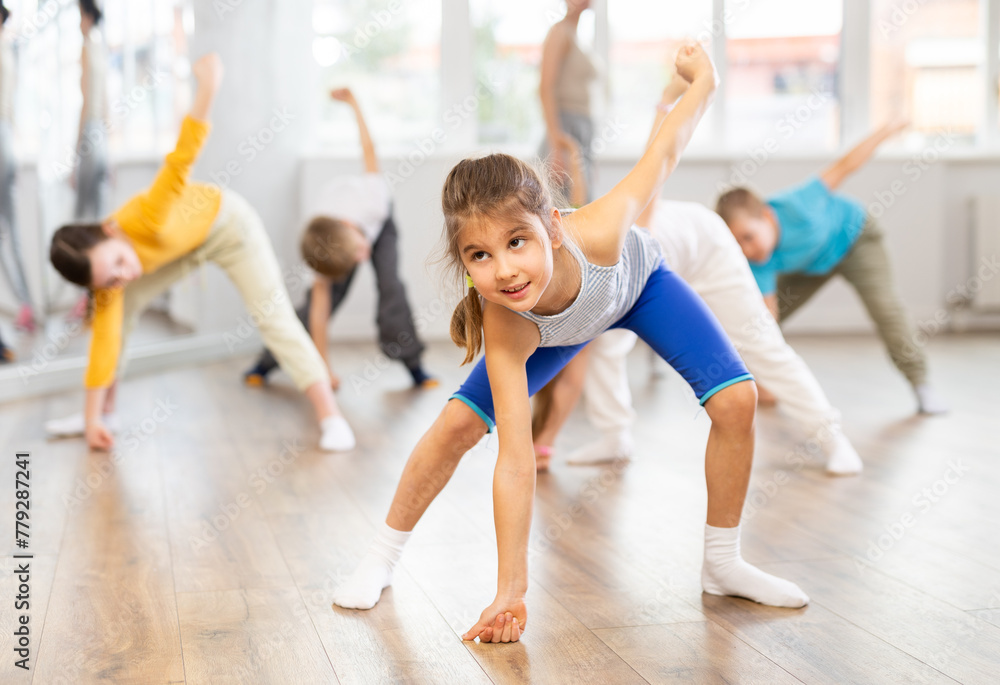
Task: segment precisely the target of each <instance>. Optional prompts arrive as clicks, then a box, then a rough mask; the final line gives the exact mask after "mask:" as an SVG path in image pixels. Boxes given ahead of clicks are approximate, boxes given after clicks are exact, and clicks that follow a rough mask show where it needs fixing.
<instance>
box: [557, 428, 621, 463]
mask: <svg viewBox="0 0 1000 685" xmlns="http://www.w3.org/2000/svg"><path fill="white" fill-rule="evenodd" d="M633 449H634V444H633V441H632V435H631V433H629V432H628V431H622V432H621V433H611V434H606V435H604V436H603V437H602V438H601V439H600V440H598V441H597V442H595V443H594V444H592V445H587V446H586V447H581V448H580V449H578V450H574V451H573V452H572V453H571V454H570V455H569V456H568V457H567V458H566V463H567V464H571V465H573V466H592V465H594V464H606V463H608V462H610V461H618V460H621V459H631V458H632V451H633Z"/></svg>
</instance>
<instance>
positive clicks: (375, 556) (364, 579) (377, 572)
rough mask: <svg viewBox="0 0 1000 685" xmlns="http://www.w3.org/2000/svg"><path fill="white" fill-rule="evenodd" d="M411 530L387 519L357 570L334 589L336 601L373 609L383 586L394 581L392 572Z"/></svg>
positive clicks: (338, 604)
mask: <svg viewBox="0 0 1000 685" xmlns="http://www.w3.org/2000/svg"><path fill="white" fill-rule="evenodd" d="M410 535H411V533H410V532H407V531H402V530H395V529H393V528H390V527H389V524H387V523H383V524H382V525H381V526H380V527H379V529H378V533H376V535H375V540H373V541H372V544H371V547H369V548H368V552H366V553H365V556H364V558H363V559H362V560H361V563H359V564H358V567H357V568H356V569H354V573H352V574H351V577H350V578H348V579H347V580H346V581H344V583H343V584H342V585H341V586H340V587H338V588H337V589H336V590H334V592H333V603H334V604H336V605H337V606H339V607H344V608H345V609H371V608H372V607H373V606H375V605H376V604H378V600H379V597H381V596H382V590H384V589H385V588H387V587H389V586H390V585H391V584H392V572H393V570H395V568H396V564H398V563H399V557H400V556H402V554H403V547H404V546H405V545H406V541H407V540H409V539H410Z"/></svg>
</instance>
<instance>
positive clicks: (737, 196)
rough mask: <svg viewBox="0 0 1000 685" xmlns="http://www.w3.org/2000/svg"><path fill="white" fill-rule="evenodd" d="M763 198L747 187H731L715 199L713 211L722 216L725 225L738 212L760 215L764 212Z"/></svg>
mask: <svg viewBox="0 0 1000 685" xmlns="http://www.w3.org/2000/svg"><path fill="white" fill-rule="evenodd" d="M765 206H766V205H765V204H764V200H762V199H761V198H760V196H759V195H757V194H756V193H755V192H753V191H752V190H750V189H749V188H731V189H730V190H727V191H726V192H724V193H723V194H722V195H720V196H719V199H718V200H716V201H715V213H716V214H718V215H719V216H721V217H722V220H723V221H725V222H726V225H727V226H732V220H733V219H734V218H736V215H737V214H739V213H741V212H742V213H745V214H749V215H751V216H760V215H761V214H763V213H764V207H765Z"/></svg>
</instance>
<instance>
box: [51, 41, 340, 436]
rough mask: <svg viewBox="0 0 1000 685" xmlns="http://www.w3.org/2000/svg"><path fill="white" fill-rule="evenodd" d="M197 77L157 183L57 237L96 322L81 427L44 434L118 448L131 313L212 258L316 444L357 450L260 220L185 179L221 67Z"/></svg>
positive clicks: (62, 266)
mask: <svg viewBox="0 0 1000 685" xmlns="http://www.w3.org/2000/svg"><path fill="white" fill-rule="evenodd" d="M192 71H193V72H194V75H195V77H196V78H197V80H198V89H197V92H196V94H195V98H194V104H193V105H192V107H191V112H190V114H189V115H188V116H187V117H185V119H184V122H183V123H182V124H181V131H180V135H179V137H178V140H177V147H176V148H175V149H174V151H173V152H171V153H170V154H168V155H167V157H166V160H165V163H164V165H163V166H162V167H161V169H160V171H159V173H158V174H157V176H156V179H155V180H154V181H153V184H152V186H150V188H149V189H148V190H147V191H145V192H143V193H140V194H139V195H136V196H135V197H133V198H132V199H130V200H129V201H128V202H126V203H125V205H124V206H122V207H121V208H120V209H119V210H118V211H117V212H115V213H114V214H113V215H112V216H111V217H109V218H108V219H106V220H105V221H104V222H102V223H99V224H70V225H67V226H63V227H62V228H60V229H59V230H58V231H56V233H55V235H54V236H53V237H52V246H51V249H50V258H51V260H52V265H53V266H54V267H55V268H56V270H57V271H59V273H60V274H61V275H62V276H63V277H64V278H66V279H67V280H69V281H72V282H73V283H76V284H78V285H82V286H84V287H86V288H90V289H91V291H92V293H93V300H94V318H93V338H92V340H91V344H90V360H89V363H88V366H87V373H86V377H85V379H84V385H85V386H86V388H87V394H86V407H85V412H84V415H83V417H82V421H80V420H77V419H75V417H71V418H70V419H68V420H63V421H62V425H60V426H47V428H50V432H59V433H63V434H66V433H71V432H74V431H73V430H70V429H69V428H68V427H67V424H74V423H76V424H79V428H77V430H78V431H79V429H80V428H82V432H84V433H85V435H86V437H87V443H88V444H89V445H90V447H92V448H94V449H110V448H111V447H112V446H113V444H114V439H113V437H112V435H111V431H110V430H109V429H108V426H107V425H106V421H105V416H106V415H108V414H110V413H111V411H112V409H113V406H114V394H115V393H114V390H115V371H116V368H117V366H118V363H119V358H120V356H121V350H122V348H123V347H124V340H125V338H126V337H127V335H128V332H129V330H130V329H131V327H132V323H133V321H134V319H135V317H136V316H137V315H138V314H139V313H140V312H141V311H142V310H143V309H144V308H145V307H146V306H147V305H149V303H150V302H151V301H152V300H153V299H154V298H155V297H156V296H157V295H159V294H160V293H162V292H164V291H165V290H166V289H167V288H169V287H170V285H171V284H173V283H174V282H176V281H177V280H178V279H180V278H181V277H183V276H184V275H186V274H187V273H188V272H189V271H190V270H192V269H195V268H198V266H200V265H201V264H202V263H204V262H205V261H211V262H214V263H215V264H217V265H218V266H219V267H220V268H222V269H223V270H224V271H225V272H226V274H227V275H228V276H229V278H230V280H231V281H232V282H233V284H234V285H235V286H236V288H237V289H238V290H239V292H240V295H241V296H242V298H243V301H244V303H245V304H246V306H247V308H248V309H249V310H250V311H251V313H253V314H256V315H257V316H255V317H254V318H255V320H258V321H259V328H260V332H261V337H263V339H264V341H265V342H266V343H267V345H268V347H269V348H270V349H272V350H274V352H275V355H276V356H277V357H278V360H279V362H280V363H281V365H282V366H283V367H284V368H285V369H286V371H287V372H288V374H289V375H290V376H291V377H292V379H293V381H294V382H295V384H296V386H298V388H299V389H300V390H303V391H304V392H305V394H306V396H307V397H308V398H309V400H310V401H311V402H312V405H313V408H314V409H315V411H316V417H317V419H318V420H319V422H320V426H321V430H322V437H321V439H320V447H321V448H322V449H326V450H348V449H351V448H353V447H354V444H355V440H354V435H353V433H352V432H351V428H350V426H349V425H348V424H347V421H346V420H345V419H344V417H343V416H342V415H341V413H340V410H339V408H338V407H337V402H336V400H335V399H334V397H333V392H332V390H331V388H330V379H329V373H328V371H327V369H326V366H325V365H324V363H323V360H322V359H321V358H320V356H319V353H317V351H316V349H315V347H313V345H312V342H311V340H310V339H309V335H308V334H307V333H306V331H305V329H303V327H302V324H301V323H299V321H298V319H297V318H296V316H295V311H294V310H293V308H292V305H291V303H290V301H289V298H288V293H287V292H286V290H285V286H284V283H283V281H282V277H281V271H280V268H279V267H278V263H277V259H276V258H275V256H274V250H273V249H272V247H271V244H270V242H269V240H268V237H267V233H266V232H265V230H264V226H263V224H262V222H261V220H260V217H259V216H258V215H257V213H256V212H255V211H254V210H253V208H252V207H250V205H249V204H248V203H247V201H246V200H244V199H243V198H242V197H240V196H239V195H237V194H236V193H234V192H232V191H230V190H224V191H221V192H220V190H219V188H218V187H216V186H214V185H205V184H198V183H192V182H190V181H189V180H188V176H189V174H190V170H191V166H192V165H193V164H194V162H195V159H196V158H197V156H198V152H199V151H200V150H201V147H202V145H203V144H204V142H205V139H206V138H207V137H208V132H209V123H208V119H209V112H210V110H211V106H212V102H213V100H214V98H215V94H216V92H217V91H218V88H219V84H220V83H221V81H222V73H223V67H222V62H221V60H220V59H219V57H218V55H215V54H210V55H206V56H204V57H202V58H201V59H199V60H198V61H197V62H195V64H194V65H193V66H192ZM50 423H51V422H50Z"/></svg>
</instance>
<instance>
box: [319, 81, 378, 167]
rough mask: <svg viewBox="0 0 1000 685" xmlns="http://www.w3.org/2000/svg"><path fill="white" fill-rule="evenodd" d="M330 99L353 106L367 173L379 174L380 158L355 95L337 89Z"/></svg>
mask: <svg viewBox="0 0 1000 685" xmlns="http://www.w3.org/2000/svg"><path fill="white" fill-rule="evenodd" d="M330 97H332V98H333V99H334V100H337V101H338V102H343V103H345V104H348V105H350V106H351V109H353V110H354V117H355V119H357V120H358V135H359V137H360V138H361V153H362V154H363V155H364V161H365V173H369V174H377V173H378V170H379V169H378V158H377V157H376V156H375V144H374V143H373V142H372V137H371V135H370V134H369V133H368V125H367V124H366V123H365V116H364V114H362V113H361V105H359V104H358V101H357V99H356V98H355V97H354V93H352V92H351V89H350V88H337V89H335V90H332V91H330Z"/></svg>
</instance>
